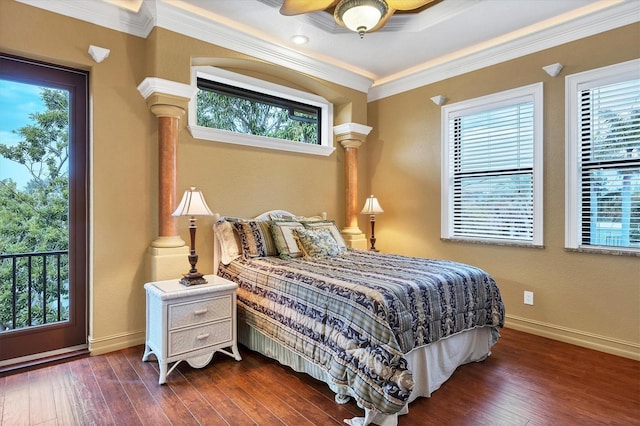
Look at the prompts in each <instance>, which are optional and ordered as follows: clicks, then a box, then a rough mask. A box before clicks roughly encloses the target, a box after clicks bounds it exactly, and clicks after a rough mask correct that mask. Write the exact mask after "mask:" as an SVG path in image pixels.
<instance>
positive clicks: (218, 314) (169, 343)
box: [142, 275, 242, 384]
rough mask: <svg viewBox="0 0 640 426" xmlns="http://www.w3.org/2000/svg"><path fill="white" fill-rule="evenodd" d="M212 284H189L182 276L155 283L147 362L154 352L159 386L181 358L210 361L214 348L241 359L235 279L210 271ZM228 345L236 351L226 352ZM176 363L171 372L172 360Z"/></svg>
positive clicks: (150, 288)
mask: <svg viewBox="0 0 640 426" xmlns="http://www.w3.org/2000/svg"><path fill="white" fill-rule="evenodd" d="M205 279H206V280H207V282H208V283H207V284H200V285H195V286H192V287H185V286H183V285H182V284H180V283H179V282H178V279H174V280H167V281H156V282H150V283H147V284H145V285H144V288H145V289H146V291H147V339H146V343H145V349H144V355H143V356H142V361H147V360H148V359H149V355H151V354H154V355H155V356H156V358H157V359H158V364H159V366H160V379H159V380H158V383H159V384H163V383H165V381H166V379H167V375H168V374H169V373H171V372H172V371H173V369H174V368H176V366H177V365H178V364H179V363H180V361H187V362H188V363H189V365H191V366H192V367H194V368H202V367H204V366H205V365H207V364H208V363H209V362H210V361H211V358H212V357H213V354H214V353H215V352H222V353H224V354H226V355H229V356H231V357H233V358H235V360H236V361H240V360H241V359H242V358H241V357H240V352H238V343H237V340H236V288H237V287H238V286H237V284H236V283H234V282H232V281H229V280H226V279H224V278H221V277H218V276H215V275H206V276H205ZM225 348H228V349H230V350H231V351H228V350H225ZM172 362H175V364H173V366H171V369H169V370H167V368H168V365H169V363H172Z"/></svg>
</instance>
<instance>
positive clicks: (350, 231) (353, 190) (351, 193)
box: [334, 123, 371, 250]
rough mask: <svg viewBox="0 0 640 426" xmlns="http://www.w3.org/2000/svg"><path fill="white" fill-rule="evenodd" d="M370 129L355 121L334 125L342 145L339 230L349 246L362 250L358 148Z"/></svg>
mask: <svg viewBox="0 0 640 426" xmlns="http://www.w3.org/2000/svg"><path fill="white" fill-rule="evenodd" d="M370 131H371V127H369V126H364V125H362V124H356V123H347V124H341V125H339V126H336V127H334V134H335V135H336V138H337V140H338V142H339V143H340V144H341V145H342V146H343V147H344V174H345V228H344V229H343V230H342V231H341V232H342V235H343V237H344V239H345V241H346V243H347V244H348V245H349V246H350V247H352V248H358V249H363V250H366V249H367V239H366V236H365V234H364V233H363V232H362V231H361V230H360V228H358V212H359V209H358V148H359V147H360V145H362V143H363V142H364V141H365V139H366V137H367V135H368V134H369V132H370Z"/></svg>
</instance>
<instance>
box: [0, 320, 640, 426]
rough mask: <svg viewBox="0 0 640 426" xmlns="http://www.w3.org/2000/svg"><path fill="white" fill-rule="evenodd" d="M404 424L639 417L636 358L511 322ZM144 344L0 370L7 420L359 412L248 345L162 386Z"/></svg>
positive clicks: (202, 420) (228, 419) (216, 418)
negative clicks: (489, 348) (238, 356)
mask: <svg viewBox="0 0 640 426" xmlns="http://www.w3.org/2000/svg"><path fill="white" fill-rule="evenodd" d="M502 336H503V337H502V339H501V340H500V341H499V342H498V344H497V345H496V346H495V347H494V350H493V354H492V356H491V357H490V358H488V359H487V360H485V361H484V362H481V363H474V364H470V365H465V366H462V367H460V368H458V370H457V371H456V372H455V374H454V375H453V377H452V378H451V379H450V380H449V381H448V382H446V383H445V384H444V385H443V386H442V387H441V388H440V389H439V390H438V391H437V392H435V393H434V394H433V395H432V397H431V398H420V399H418V400H417V401H415V402H414V403H413V404H411V405H410V410H409V414H408V415H405V416H401V417H400V420H399V424H400V425H525V424H526V425H597V424H603V425H604V424H606V425H640V363H639V362H637V361H632V360H629V359H625V358H619V357H615V356H612V355H608V354H604V353H600V352H596V351H592V350H588V349H583V348H579V347H576V346H572V345H568V344H565V343H560V342H556V341H552V340H548V339H544V338H541V337H537V336H533V335H530V334H526V333H522V332H518V331H514V330H509V329H505V330H503V332H502ZM142 352H143V347H142V346H137V347H134V348H129V349H125V350H122V351H117V352H112V353H109V354H106V355H101V356H95V357H89V358H83V359H79V360H74V361H70V362H67V363H64V364H59V365H54V366H50V367H46V368H41V369H38V370H33V371H29V372H26V373H21V374H15V375H11V376H7V377H2V378H0V423H1V424H2V426H6V425H11V426H14V425H91V424H115V425H136V424H148V425H154V426H155V425H165V424H166V425H168V424H176V425H197V424H202V425H205V424H206V425H248V424H259V425H296V426H297V425H339V424H344V423H343V422H342V421H343V419H345V418H351V417H354V416H359V415H362V412H361V411H360V410H359V409H358V408H357V407H356V405H355V404H354V403H353V402H351V403H349V404H346V405H337V404H336V403H335V402H334V401H333V395H332V393H331V391H330V390H329V389H328V387H327V386H326V385H325V384H324V383H321V382H318V381H315V380H313V379H311V378H309V377H308V376H306V375H303V374H298V373H295V372H293V371H292V370H290V369H289V368H286V367H283V366H281V365H279V364H278V363H276V362H274V361H271V360H269V359H267V358H264V357H262V356H260V355H258V354H255V353H252V352H250V351H248V350H246V349H244V348H241V353H242V356H243V360H242V361H241V362H236V361H234V360H233V359H231V358H228V357H226V356H224V355H220V354H216V356H215V357H214V360H213V362H212V363H211V364H209V366H207V367H206V368H204V369H200V370H198V369H192V368H191V367H189V365H188V364H185V363H183V364H181V365H180V366H179V367H178V369H177V371H174V372H173V373H171V375H169V377H168V382H167V385H163V386H159V385H158V383H157V380H158V368H157V364H156V363H155V362H147V363H143V362H141V360H140V359H141V356H142Z"/></svg>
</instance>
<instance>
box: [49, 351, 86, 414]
mask: <svg viewBox="0 0 640 426" xmlns="http://www.w3.org/2000/svg"><path fill="white" fill-rule="evenodd" d="M71 365H72V363H62V364H56V365H53V366H51V367H50V370H51V383H52V387H53V397H54V401H55V405H56V411H55V413H56V420H57V423H58V424H59V425H75V424H80V420H79V417H80V416H79V415H78V414H77V412H76V409H77V408H78V407H79V405H80V404H79V403H78V401H77V398H76V394H75V392H74V386H73V385H72V383H71V382H70V374H71V373H70V371H69V367H70V366H71Z"/></svg>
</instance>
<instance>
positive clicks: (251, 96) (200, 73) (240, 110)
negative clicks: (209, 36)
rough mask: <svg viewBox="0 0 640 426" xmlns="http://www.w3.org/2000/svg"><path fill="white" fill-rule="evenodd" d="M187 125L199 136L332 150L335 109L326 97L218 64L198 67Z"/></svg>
mask: <svg viewBox="0 0 640 426" xmlns="http://www.w3.org/2000/svg"><path fill="white" fill-rule="evenodd" d="M193 84H195V86H196V88H197V90H196V96H195V98H194V99H192V101H191V103H190V106H189V129H190V131H191V133H192V135H193V136H194V137H196V138H200V139H207V140H212V141H217V142H226V143H235V144H242V145H249V146H255V147H261V148H271V149H280V150H285V151H293V152H303V153H309V154H319V155H329V154H331V153H332V152H333V151H334V148H333V129H332V128H333V108H332V105H331V104H330V103H329V102H327V101H326V100H325V99H323V98H321V97H319V96H316V95H313V94H309V93H305V92H302V91H299V90H294V89H291V88H288V87H284V86H279V85H276V84H272V83H268V82H265V81H261V80H258V79H255V78H250V77H247V76H244V75H240V74H235V73H232V72H229V71H225V70H222V69H219V68H214V67H209V66H206V67H194V74H193Z"/></svg>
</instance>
